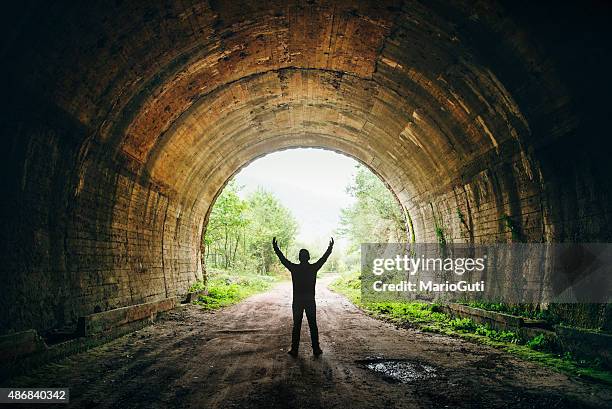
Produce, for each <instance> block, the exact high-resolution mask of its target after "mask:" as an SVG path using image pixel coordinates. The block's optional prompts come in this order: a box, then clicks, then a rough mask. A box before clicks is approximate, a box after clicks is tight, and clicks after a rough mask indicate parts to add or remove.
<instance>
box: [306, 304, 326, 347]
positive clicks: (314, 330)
mask: <svg viewBox="0 0 612 409" xmlns="http://www.w3.org/2000/svg"><path fill="white" fill-rule="evenodd" d="M304 307H305V308H304V309H305V310H306V319H308V327H310V341H311V342H312V352H313V353H314V354H315V355H320V354H321V353H322V352H323V351H321V347H320V346H319V328H318V327H317V304H316V303H315V300H312V301H308V302H307V303H306V305H305V306H304Z"/></svg>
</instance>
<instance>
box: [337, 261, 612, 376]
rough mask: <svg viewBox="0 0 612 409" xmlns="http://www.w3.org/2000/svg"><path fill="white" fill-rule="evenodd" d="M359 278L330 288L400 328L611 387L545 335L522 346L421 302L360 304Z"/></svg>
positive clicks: (508, 334) (592, 365)
mask: <svg viewBox="0 0 612 409" xmlns="http://www.w3.org/2000/svg"><path fill="white" fill-rule="evenodd" d="M360 285H361V284H360V282H359V276H358V274H356V273H353V274H350V275H345V276H341V277H340V278H338V279H337V280H336V281H335V282H334V283H332V285H331V286H330V287H331V288H332V289H333V290H335V291H337V292H339V293H341V294H344V295H346V296H347V297H348V298H349V299H350V300H351V301H352V302H354V303H355V304H356V305H358V306H359V307H360V308H361V309H363V310H364V311H365V312H367V313H369V314H372V315H373V316H376V317H379V318H382V319H385V320H391V321H393V322H395V323H398V324H400V325H408V326H416V327H417V328H419V329H420V330H421V331H424V332H434V333H442V334H446V335H451V336H457V337H461V338H465V339H468V340H473V341H476V342H480V343H483V344H486V345H490V346H493V347H497V348H501V349H504V350H506V351H508V352H510V353H513V354H515V355H518V356H520V357H521V358H523V359H528V360H532V361H537V362H540V363H542V364H544V365H547V366H549V367H553V368H555V369H557V370H560V371H563V372H566V373H570V374H573V375H578V376H581V377H585V378H589V379H593V380H597V381H599V382H604V383H607V384H612V373H611V372H609V371H606V370H602V369H601V368H599V366H598V364H597V362H584V361H578V360H576V359H574V358H573V357H572V356H570V355H569V354H565V355H563V356H559V355H558V354H556V353H555V352H554V348H555V346H554V345H553V344H552V343H551V342H550V340H548V339H547V338H546V337H545V336H543V335H542V336H537V337H535V338H533V339H532V340H530V341H528V342H527V343H526V344H524V345H523V344H522V343H521V340H520V338H519V336H518V334H516V333H514V332H512V331H498V330H494V329H491V328H490V327H488V326H485V325H480V324H476V323H475V322H473V321H472V320H471V319H469V318H451V317H449V316H448V315H446V314H444V313H442V312H440V309H441V308H440V306H438V305H435V304H428V303H421V302H376V303H374V302H361V293H360V290H358V289H357V288H360Z"/></svg>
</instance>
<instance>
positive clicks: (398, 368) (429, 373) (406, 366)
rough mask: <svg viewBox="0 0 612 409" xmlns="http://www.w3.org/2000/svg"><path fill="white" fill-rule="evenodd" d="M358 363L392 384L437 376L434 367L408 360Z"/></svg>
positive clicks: (375, 360) (374, 360)
mask: <svg viewBox="0 0 612 409" xmlns="http://www.w3.org/2000/svg"><path fill="white" fill-rule="evenodd" d="M356 362H357V363H358V364H359V365H361V366H363V367H364V368H367V369H369V370H371V371H374V372H376V373H377V374H379V375H381V376H382V377H383V378H384V379H385V380H387V381H390V382H400V383H410V382H413V381H418V380H423V379H430V378H435V377H436V376H437V373H436V368H434V367H433V366H430V365H425V364H422V363H420V362H415V361H408V360H406V359H385V358H373V359H361V360H358V361H356Z"/></svg>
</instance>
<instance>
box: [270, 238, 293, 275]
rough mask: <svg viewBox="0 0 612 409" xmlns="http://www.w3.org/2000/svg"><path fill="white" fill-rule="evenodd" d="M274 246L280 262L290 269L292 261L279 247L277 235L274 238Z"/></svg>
mask: <svg viewBox="0 0 612 409" xmlns="http://www.w3.org/2000/svg"><path fill="white" fill-rule="evenodd" d="M272 247H273V248H274V252H275V253H276V256H277V257H278V259H279V260H280V262H281V263H282V264H283V265H284V266H285V268H287V269H289V266H291V264H292V263H291V261H289V260H288V259H287V257H285V255H284V254H283V252H282V251H281V249H280V248H278V242H277V241H276V237H274V238H273V239H272Z"/></svg>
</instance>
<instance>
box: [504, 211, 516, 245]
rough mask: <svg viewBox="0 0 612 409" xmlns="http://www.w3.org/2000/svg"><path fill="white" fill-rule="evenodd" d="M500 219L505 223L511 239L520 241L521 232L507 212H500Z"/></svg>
mask: <svg viewBox="0 0 612 409" xmlns="http://www.w3.org/2000/svg"><path fill="white" fill-rule="evenodd" d="M501 220H502V221H503V222H504V224H505V225H506V228H507V229H508V230H509V231H510V235H511V236H512V241H520V240H521V234H520V232H519V229H518V227H517V226H516V223H515V222H514V220H512V218H511V217H510V216H508V215H507V214H502V216H501Z"/></svg>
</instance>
